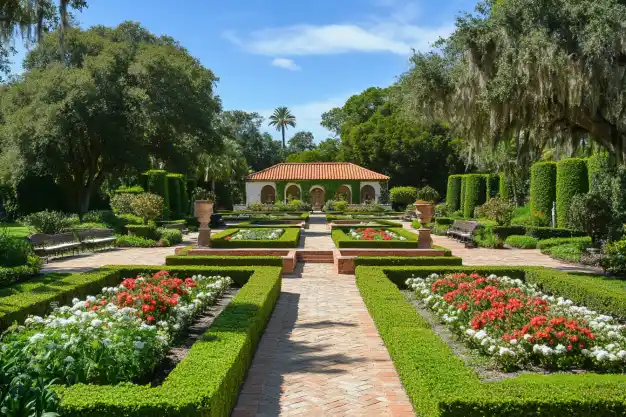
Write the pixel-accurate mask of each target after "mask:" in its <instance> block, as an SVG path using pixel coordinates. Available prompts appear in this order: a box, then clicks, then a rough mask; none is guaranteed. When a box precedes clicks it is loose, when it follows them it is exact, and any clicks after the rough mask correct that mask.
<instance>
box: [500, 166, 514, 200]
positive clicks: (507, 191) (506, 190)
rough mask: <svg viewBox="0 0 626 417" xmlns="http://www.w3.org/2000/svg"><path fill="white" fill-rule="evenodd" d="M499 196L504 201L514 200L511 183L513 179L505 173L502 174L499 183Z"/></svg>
mask: <svg viewBox="0 0 626 417" xmlns="http://www.w3.org/2000/svg"><path fill="white" fill-rule="evenodd" d="M498 195H499V196H500V198H502V199H503V200H509V201H510V200H512V199H513V184H512V182H511V177H510V176H508V175H506V174H505V173H504V172H501V173H500V181H499V182H498Z"/></svg>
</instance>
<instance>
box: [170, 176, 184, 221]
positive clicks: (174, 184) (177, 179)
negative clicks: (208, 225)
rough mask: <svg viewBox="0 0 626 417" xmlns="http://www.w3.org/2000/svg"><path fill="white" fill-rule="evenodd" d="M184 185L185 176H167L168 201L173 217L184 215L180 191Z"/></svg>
mask: <svg viewBox="0 0 626 417" xmlns="http://www.w3.org/2000/svg"><path fill="white" fill-rule="evenodd" d="M184 184H185V176H184V175H183V174H167V189H168V194H169V199H170V213H171V214H172V215H173V216H174V217H180V216H184V215H185V213H186V212H185V210H184V209H183V206H184V203H183V195H182V190H183V188H184Z"/></svg>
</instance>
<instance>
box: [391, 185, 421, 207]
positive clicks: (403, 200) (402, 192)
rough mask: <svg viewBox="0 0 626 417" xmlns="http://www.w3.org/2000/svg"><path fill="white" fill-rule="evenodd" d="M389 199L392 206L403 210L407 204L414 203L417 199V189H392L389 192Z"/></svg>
mask: <svg viewBox="0 0 626 417" xmlns="http://www.w3.org/2000/svg"><path fill="white" fill-rule="evenodd" d="M389 198H390V199H391V202H392V203H393V204H395V205H396V206H398V207H400V208H402V209H404V207H406V205H407V204H411V203H414V202H415V200H416V199H417V188H415V187H393V188H392V189H390V190H389Z"/></svg>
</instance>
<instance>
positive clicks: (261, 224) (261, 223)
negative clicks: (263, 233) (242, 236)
mask: <svg viewBox="0 0 626 417" xmlns="http://www.w3.org/2000/svg"><path fill="white" fill-rule="evenodd" d="M281 222H284V220H249V221H244V222H241V223H237V228H238V229H255V228H265V229H267V228H271V229H288V228H294V227H295V228H300V227H301V226H300V223H292V224H289V223H281Z"/></svg>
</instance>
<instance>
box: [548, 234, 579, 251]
mask: <svg viewBox="0 0 626 417" xmlns="http://www.w3.org/2000/svg"><path fill="white" fill-rule="evenodd" d="M571 244H576V245H579V246H580V247H587V246H591V237H589V236H583V237H554V238H551V239H542V240H540V241H539V248H540V249H548V248H552V247H554V246H561V245H571Z"/></svg>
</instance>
